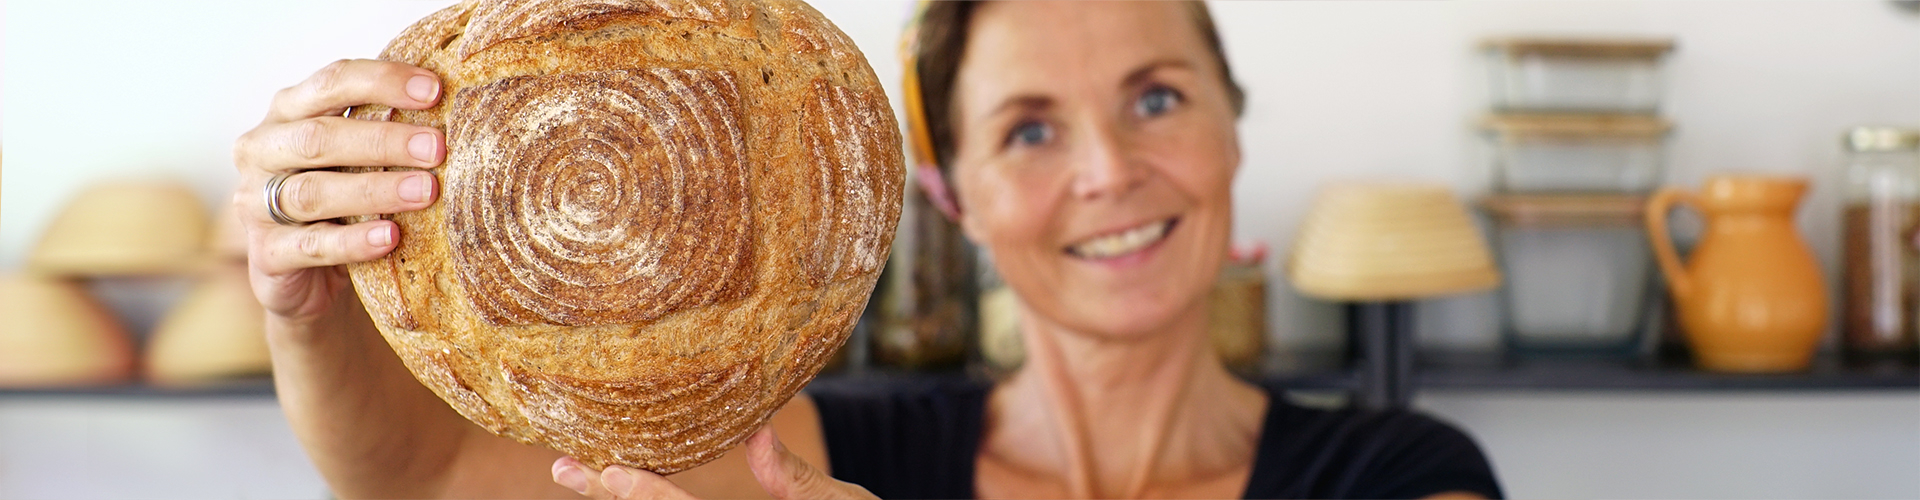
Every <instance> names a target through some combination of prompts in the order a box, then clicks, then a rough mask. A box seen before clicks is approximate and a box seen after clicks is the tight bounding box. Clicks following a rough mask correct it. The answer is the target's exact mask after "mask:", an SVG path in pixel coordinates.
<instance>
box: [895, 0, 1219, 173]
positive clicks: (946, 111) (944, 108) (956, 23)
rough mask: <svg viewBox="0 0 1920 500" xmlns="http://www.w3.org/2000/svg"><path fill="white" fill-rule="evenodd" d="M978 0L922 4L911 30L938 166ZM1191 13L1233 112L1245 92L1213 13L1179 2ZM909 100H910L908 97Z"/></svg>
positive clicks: (946, 158)
mask: <svg viewBox="0 0 1920 500" xmlns="http://www.w3.org/2000/svg"><path fill="white" fill-rule="evenodd" d="M981 3H983V2H980V1H975V0H955V1H935V2H930V3H928V5H927V6H926V10H925V11H923V12H922V13H921V15H920V21H919V23H920V24H919V27H918V31H917V32H915V34H914V36H915V38H914V40H913V47H914V48H915V52H914V54H912V56H913V60H914V62H915V63H914V66H915V67H914V68H911V70H912V71H915V72H916V73H917V74H918V77H919V82H920V96H919V97H920V102H921V103H923V106H924V107H925V109H924V110H922V111H924V112H925V113H926V114H925V116H926V127H927V134H928V135H929V137H930V138H931V139H932V142H933V144H932V146H933V151H932V154H933V160H934V163H935V164H936V165H937V166H939V167H940V168H942V169H943V170H944V169H945V168H946V167H947V165H948V163H949V162H951V161H952V160H953V148H954V128H955V127H954V125H955V124H954V120H953V112H952V111H953V109H952V108H953V87H954V80H955V77H957V76H958V75H959V73H960V60H961V58H962V57H963V56H965V55H966V50H967V34H968V32H969V31H971V28H972V24H973V12H974V10H975V9H976V8H977V7H979V6H980V4H981ZM1184 4H1185V5H1186V6H1187V11H1188V13H1189V14H1191V16H1189V17H1191V18H1192V21H1193V23H1194V25H1195V26H1196V27H1197V28H1199V29H1200V36H1201V38H1202V39H1203V40H1204V41H1205V42H1206V44H1207V49H1208V50H1209V51H1210V52H1212V53H1213V61H1214V63H1216V64H1217V65H1218V66H1219V68H1220V77H1221V80H1222V81H1221V83H1222V84H1224V85H1226V87H1227V103H1228V105H1229V106H1231V107H1232V109H1233V114H1234V116H1236V117H1237V116H1240V113H1241V111H1242V110H1243V109H1245V107H1246V100H1247V98H1246V92H1245V91H1244V90H1241V88H1240V84H1239V83H1236V82H1234V80H1233V69H1232V68H1231V67H1229V66H1227V52H1226V49H1225V48H1224V47H1223V46H1222V45H1221V43H1220V32H1219V30H1217V29H1215V28H1214V25H1213V14H1211V13H1210V12H1209V11H1208V10H1207V4H1206V3H1204V2H1200V1H1188V2H1184ZM908 102H912V101H908Z"/></svg>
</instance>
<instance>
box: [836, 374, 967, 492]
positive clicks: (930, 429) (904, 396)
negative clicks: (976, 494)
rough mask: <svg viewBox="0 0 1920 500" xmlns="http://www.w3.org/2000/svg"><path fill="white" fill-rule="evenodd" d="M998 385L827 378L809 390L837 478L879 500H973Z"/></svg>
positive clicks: (962, 379)
mask: <svg viewBox="0 0 1920 500" xmlns="http://www.w3.org/2000/svg"><path fill="white" fill-rule="evenodd" d="M991 390H992V385H991V384H990V383H988V382H985V381H980V380H975V379H970V378H966V377H962V376H954V377H911V378H888V377H848V378H840V379H834V378H823V379H820V380H816V381H815V382H814V383H813V384H812V385H809V386H808V387H807V395H808V396H810V397H811V398H812V400H813V404H814V407H815V408H816V409H817V410H818V412H819V415H820V431H821V432H820V433H821V437H822V438H823V439H825V441H826V448H827V460H828V462H829V463H831V464H832V465H831V467H830V470H831V471H832V474H833V476H834V478H836V479H839V480H842V481H847V482H850V483H854V484H858V485H861V486H864V487H866V488H867V490H868V491H871V492H873V493H874V494H875V495H879V496H880V497H881V498H970V497H972V493H973V465H974V454H975V453H976V452H977V451H978V450H979V446H980V428H981V421H982V419H983V418H985V409H986V406H985V405H986V397H987V394H988V392H990V391H991Z"/></svg>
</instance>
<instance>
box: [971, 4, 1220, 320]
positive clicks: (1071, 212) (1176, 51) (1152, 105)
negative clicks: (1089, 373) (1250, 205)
mask: <svg viewBox="0 0 1920 500" xmlns="http://www.w3.org/2000/svg"><path fill="white" fill-rule="evenodd" d="M1187 8H1188V7H1187V6H1184V5H1181V4H1179V3H1173V2H1114V3H1107V2H993V3H989V4H985V5H981V6H980V7H979V8H978V9H979V10H977V11H976V12H975V13H974V17H973V24H972V27H971V32H970V34H969V36H968V39H969V40H968V42H967V48H966V55H965V58H964V60H963V61H962V62H961V66H960V70H959V73H958V75H957V77H956V78H957V80H956V85H955V89H956V90H955V92H954V102H953V106H954V108H953V109H954V113H953V115H954V120H955V126H956V131H957V133H956V134H955V136H956V143H955V149H954V151H955V154H954V160H955V161H954V169H953V172H954V182H955V184H956V189H957V190H958V192H959V196H960V206H961V207H962V216H961V225H962V227H963V228H964V229H965V231H966V232H967V235H968V237H970V238H972V239H973V240H974V241H975V242H976V243H979V244H981V245H983V246H985V247H987V248H988V249H989V250H990V251H991V252H992V255H993V258H994V262H995V266H996V267H997V268H998V269H999V271H1000V273H1001V276H1002V277H1003V278H1004V279H1005V280H1006V281H1007V283H1008V284H1010V285H1011V286H1012V287H1013V289H1014V290H1015V291H1016V292H1017V293H1019V295H1020V297H1021V299H1022V300H1023V301H1024V302H1025V303H1026V305H1027V306H1028V308H1029V310H1031V311H1032V312H1033V313H1035V314H1037V315H1040V316H1042V317H1043V318H1045V319H1046V320H1048V321H1052V322H1054V323H1057V324H1059V325H1061V326H1064V327H1066V328H1069V329H1071V330H1075V331H1080V332H1088V333H1093V334H1097V335H1101V336H1103V337H1133V336H1138V335H1143V334H1148V333H1151V332H1155V331H1161V330H1164V329H1165V327H1167V326H1169V325H1170V324H1171V323H1172V322H1173V321H1175V320H1176V318H1178V317H1180V315H1181V314H1183V313H1192V312H1194V311H1195V308H1198V307H1200V306H1201V305H1202V303H1201V302H1200V301H1201V299H1202V298H1204V297H1205V296H1206V293H1207V291H1208V290H1210V289H1211V287H1212V284H1213V282H1214V278H1215V275H1216V273H1217V272H1218V271H1219V267H1220V264H1221V260H1222V259H1223V258H1224V257H1225V255H1226V252H1227V243H1228V236H1229V234H1228V233H1229V231H1230V229H1229V228H1230V226H1231V223H1232V208H1233V207H1232V205H1233V203H1232V197H1231V186H1232V182H1233V176H1234V172H1235V171H1236V170H1237V169H1238V166H1239V163H1240V153H1239V144H1238V142H1237V139H1236V137H1235V131H1234V114H1233V111H1232V108H1231V106H1230V104H1229V102H1228V97H1227V92H1226V87H1225V85H1224V84H1223V82H1224V79H1223V77H1222V76H1221V70H1220V68H1217V67H1216V66H1215V63H1214V62H1213V59H1212V56H1211V52H1209V51H1208V49H1207V46H1206V43H1205V41H1204V40H1203V38H1202V35H1201V34H1200V31H1199V29H1198V28H1197V27H1196V26H1195V24H1194V22H1193V18H1192V17H1191V16H1192V15H1191V13H1189V12H1188V11H1187V10H1186V9H1187Z"/></svg>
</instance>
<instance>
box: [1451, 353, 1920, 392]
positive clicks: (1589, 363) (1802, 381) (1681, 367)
mask: <svg viewBox="0 0 1920 500" xmlns="http://www.w3.org/2000/svg"><path fill="white" fill-rule="evenodd" d="M1418 359H1419V360H1418V361H1417V366H1418V368H1417V369H1416V370H1414V372H1415V376H1414V384H1415V386H1416V387H1419V388H1421V389H1440V390H1452V389H1465V390H1476V389H1489V390H1509V389H1513V390H1573V391H1584V390H1612V391H1812V390H1915V389H1920V367H1915V366H1913V365H1906V366H1889V365H1878V366H1854V365H1849V364H1847V363H1845V362H1842V361H1841V360H1840V359H1839V357H1838V356H1833V355H1823V356H1821V357H1819V358H1816V359H1815V361H1814V364H1813V367H1812V368H1811V369H1809V370H1807V371H1805V372H1800V373H1786V374H1765V375H1744V374H1730V373H1716V372H1708V371H1705V370H1701V369H1698V368H1695V367H1694V366H1693V365H1692V364H1691V363H1690V362H1688V361H1687V360H1685V359H1672V358H1664V359H1653V360H1626V359H1617V358H1616V359H1606V358H1581V357H1558V358H1540V357H1531V358H1520V357H1513V356H1491V355H1487V356H1458V355H1455V356H1436V355H1427V356H1423V357H1420V358H1418Z"/></svg>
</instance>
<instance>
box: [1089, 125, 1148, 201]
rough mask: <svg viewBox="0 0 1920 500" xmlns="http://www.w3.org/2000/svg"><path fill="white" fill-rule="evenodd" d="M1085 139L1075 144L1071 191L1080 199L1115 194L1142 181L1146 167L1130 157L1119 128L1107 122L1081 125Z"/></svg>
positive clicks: (1108, 196)
mask: <svg viewBox="0 0 1920 500" xmlns="http://www.w3.org/2000/svg"><path fill="white" fill-rule="evenodd" d="M1082 130H1086V131H1088V134H1087V135H1086V138H1085V140H1082V141H1080V145H1079V147H1078V148H1075V149H1076V151H1075V154H1074V163H1075V165H1076V167H1075V168H1074V178H1073V194H1074V196H1076V197H1079V198H1082V199H1098V198H1118V197H1120V196H1122V195H1125V194H1126V193H1127V192H1128V191H1132V190H1133V189H1134V188H1136V187H1139V186H1140V184H1141V183H1142V182H1144V181H1146V179H1147V176H1148V175H1150V174H1149V173H1148V169H1147V168H1146V166H1145V165H1143V164H1141V163H1140V162H1139V161H1138V159H1136V158H1134V155H1132V154H1131V150H1130V148H1129V147H1128V144H1127V142H1126V140H1125V138H1124V137H1122V136H1121V134H1120V131H1118V130H1115V129H1114V127H1112V126H1111V125H1105V124H1096V125H1093V126H1090V127H1083V128H1082Z"/></svg>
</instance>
